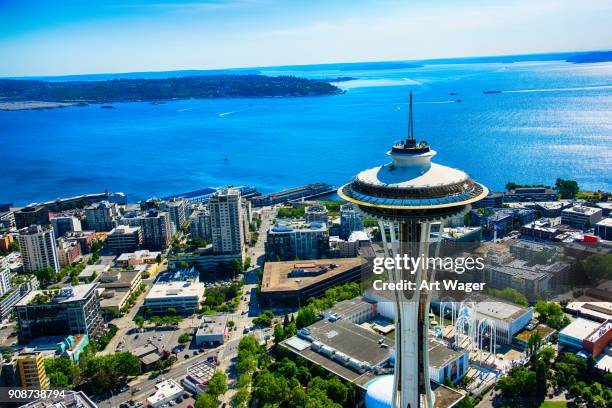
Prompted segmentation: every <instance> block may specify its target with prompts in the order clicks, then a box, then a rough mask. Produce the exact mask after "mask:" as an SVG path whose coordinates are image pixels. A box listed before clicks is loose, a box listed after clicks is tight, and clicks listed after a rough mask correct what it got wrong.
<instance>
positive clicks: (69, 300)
mask: <svg viewBox="0 0 612 408" xmlns="http://www.w3.org/2000/svg"><path fill="white" fill-rule="evenodd" d="M97 285H98V284H97V283H89V284H85V285H77V286H68V287H64V288H61V289H47V290H35V291H32V292H30V293H28V294H27V295H26V296H24V297H23V298H21V300H19V302H17V304H16V305H15V308H14V310H15V316H16V317H17V322H18V324H19V342H20V343H21V344H24V343H28V342H30V341H31V340H32V339H35V338H36V337H40V336H67V335H69V334H87V335H88V336H89V337H91V338H94V339H96V338H98V336H99V335H100V333H101V331H102V329H103V325H104V322H103V321H102V317H101V316H100V299H99V297H98V291H97V289H96V288H97Z"/></svg>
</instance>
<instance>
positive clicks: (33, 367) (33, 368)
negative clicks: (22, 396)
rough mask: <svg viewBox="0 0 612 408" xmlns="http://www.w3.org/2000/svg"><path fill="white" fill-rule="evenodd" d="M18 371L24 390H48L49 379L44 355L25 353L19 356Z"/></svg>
mask: <svg viewBox="0 0 612 408" xmlns="http://www.w3.org/2000/svg"><path fill="white" fill-rule="evenodd" d="M17 371H18V372H19V380H20V381H21V386H22V387H23V388H33V389H41V390H46V389H48V388H49V378H48V377H47V373H46V371H45V359H44V358H43V355H42V353H23V354H20V355H19V356H17Z"/></svg>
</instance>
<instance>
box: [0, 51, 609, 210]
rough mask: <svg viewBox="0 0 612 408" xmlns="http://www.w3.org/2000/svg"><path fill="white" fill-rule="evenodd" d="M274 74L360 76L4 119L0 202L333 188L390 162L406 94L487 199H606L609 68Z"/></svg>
mask: <svg viewBox="0 0 612 408" xmlns="http://www.w3.org/2000/svg"><path fill="white" fill-rule="evenodd" d="M263 73H264V74H265V73H266V72H265V71H264V72H263ZM268 73H270V74H271V73H273V74H275V75H278V74H281V73H282V74H294V75H298V76H300V75H301V76H307V77H319V78H329V77H335V76H346V75H350V76H351V77H356V78H358V80H356V81H350V82H345V83H342V84H341V85H342V86H343V87H345V88H346V89H347V92H346V93H344V94H342V95H335V96H322V97H308V98H275V99H216V100H185V101H175V102H168V103H166V104H164V105H152V104H149V103H124V104H115V106H116V107H117V109H100V107H99V106H96V105H92V106H86V107H72V108H65V109H51V110H43V111H16V112H2V111H0V142H1V148H0V163H2V172H0V202H10V203H14V204H15V205H18V204H27V203H30V202H35V201H42V200H49V199H54V198H56V197H61V196H68V195H74V194H81V193H85V192H97V191H103V190H104V189H108V190H111V191H123V192H125V193H126V194H127V195H128V199H129V200H130V201H136V200H139V199H144V198H148V197H150V196H160V197H163V196H167V195H170V194H175V193H181V192H185V191H190V190H195V189H199V188H204V187H214V186H220V185H225V184H252V185H255V186H256V187H257V188H258V189H259V190H260V191H263V192H269V191H274V190H278V189H282V188H286V187H290V186H295V185H298V184H303V183H309V182H315V181H322V182H328V183H331V184H334V185H339V184H341V183H344V182H346V181H348V180H349V179H350V178H351V177H352V176H353V175H354V174H355V173H357V172H358V171H360V170H363V169H365V168H368V167H373V166H375V165H378V164H380V163H383V162H385V161H386V160H387V158H386V156H385V152H386V151H387V150H388V148H389V146H390V145H391V143H392V142H394V141H397V140H399V139H400V138H402V137H404V135H405V133H406V116H407V109H406V108H407V93H408V91H409V90H412V91H413V92H414V94H415V106H414V111H415V127H416V134H417V137H418V138H419V139H425V140H427V141H429V143H430V144H431V145H432V146H433V148H434V149H435V150H437V152H438V156H437V158H436V159H437V161H438V162H440V163H443V164H446V165H450V166H453V167H459V168H461V169H463V170H465V171H467V172H468V173H470V174H471V175H472V176H473V177H475V178H476V179H478V180H479V181H481V182H483V183H484V184H486V185H487V186H489V187H491V188H492V189H495V190H498V189H502V188H503V186H504V185H505V183H506V182H507V181H509V180H512V181H515V182H518V183H550V184H553V183H554V181H555V179H556V178H557V177H561V178H571V179H576V180H578V182H579V184H580V186H581V188H582V189H584V190H592V189H603V190H608V191H610V190H612V176H611V172H610V169H611V168H612V63H604V64H579V65H573V64H568V63H565V62H560V61H545V62H518V63H508V64H499V63H481V64H443V65H426V66H424V67H420V68H411V69H405V70H388V71H375V70H365V71H351V72H350V73H347V72H339V71H317V70H313V69H312V68H310V69H308V70H307V71H303V72H300V71H280V70H278V69H276V70H274V71H270V72H268ZM485 90H502V91H504V92H503V93H499V94H483V93H482V92H483V91H485ZM505 91H513V92H505ZM515 91H516V92H515ZM451 92H454V93H456V94H457V95H456V96H451V95H450V93H451ZM455 99H461V100H462V102H461V103H456V102H453V101H454V100H455ZM224 157H227V158H228V160H227V161H225V160H224Z"/></svg>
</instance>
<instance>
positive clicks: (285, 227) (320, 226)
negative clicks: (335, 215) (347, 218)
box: [268, 222, 327, 234]
mask: <svg viewBox="0 0 612 408" xmlns="http://www.w3.org/2000/svg"><path fill="white" fill-rule="evenodd" d="M321 231H327V225H326V224H325V223H321V222H311V223H310V224H305V223H291V224H287V223H283V224H280V223H279V224H276V225H273V226H272V227H270V230H269V231H268V234H288V233H292V232H321Z"/></svg>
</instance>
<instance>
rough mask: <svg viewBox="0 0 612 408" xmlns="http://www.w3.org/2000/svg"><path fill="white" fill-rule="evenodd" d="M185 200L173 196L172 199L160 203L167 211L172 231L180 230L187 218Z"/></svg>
mask: <svg viewBox="0 0 612 408" xmlns="http://www.w3.org/2000/svg"><path fill="white" fill-rule="evenodd" d="M187 204H188V202H187V200H186V199H184V198H173V199H172V200H169V201H166V202H164V203H163V205H162V209H163V210H164V211H167V212H168V215H169V216H170V222H171V223H172V233H173V234H174V233H176V231H178V230H180V229H181V227H182V226H183V224H185V220H186V219H187V212H188V207H187Z"/></svg>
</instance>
